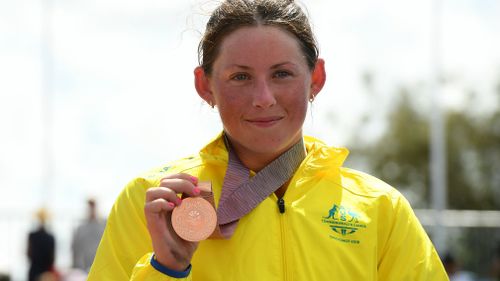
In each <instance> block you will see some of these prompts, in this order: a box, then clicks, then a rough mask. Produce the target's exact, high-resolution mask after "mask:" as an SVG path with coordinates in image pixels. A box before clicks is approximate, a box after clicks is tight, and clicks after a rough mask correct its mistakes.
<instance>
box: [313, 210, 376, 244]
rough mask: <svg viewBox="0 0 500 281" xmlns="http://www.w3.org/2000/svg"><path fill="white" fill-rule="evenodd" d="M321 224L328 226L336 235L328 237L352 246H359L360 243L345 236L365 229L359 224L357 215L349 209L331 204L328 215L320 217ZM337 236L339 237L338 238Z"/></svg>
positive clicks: (364, 225) (364, 226)
mask: <svg viewBox="0 0 500 281" xmlns="http://www.w3.org/2000/svg"><path fill="white" fill-rule="evenodd" d="M322 222H323V223H326V224H328V226H329V227H330V228H331V229H332V230H333V231H334V232H335V233H337V235H330V238H332V239H335V240H338V241H341V242H346V243H353V244H359V243H360V241H359V240H355V239H349V237H347V236H349V235H351V234H353V233H355V232H356V231H358V230H359V229H361V228H366V224H364V223H362V222H360V216H359V214H358V213H356V212H355V211H353V210H352V209H350V208H347V207H345V206H342V205H337V204H333V206H332V208H331V209H330V210H329V211H328V215H326V216H324V217H322ZM339 235H340V236H341V237H339Z"/></svg>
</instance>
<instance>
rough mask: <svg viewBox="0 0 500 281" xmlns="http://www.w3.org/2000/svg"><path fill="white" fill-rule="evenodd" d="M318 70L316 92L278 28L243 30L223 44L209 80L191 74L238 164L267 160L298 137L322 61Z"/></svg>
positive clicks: (291, 41)
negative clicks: (200, 82)
mask: <svg viewBox="0 0 500 281" xmlns="http://www.w3.org/2000/svg"><path fill="white" fill-rule="evenodd" d="M318 65H320V67H319V68H321V69H320V70H319V72H321V73H322V75H323V77H322V78H321V79H320V80H321V81H320V84H321V85H320V86H319V87H318V85H317V84H318V83H317V82H318V81H317V80H318V79H317V77H316V76H317V75H316V76H315V75H314V73H315V72H317V71H316V70H315V71H311V70H310V69H309V67H308V66H307V62H306V59H305V57H304V54H303V52H302V51H301V49H300V46H299V42H298V41H297V39H296V38H295V37H294V36H293V35H291V34H289V33H288V32H286V31H284V30H282V29H280V28H277V27H270V26H258V27H243V28H240V29H237V30H236V31H233V32H232V33H230V34H229V35H228V36H227V37H226V38H225V39H224V40H223V41H222V43H221V46H220V49H219V55H218V57H217V58H216V60H215V61H214V64H213V68H212V72H211V74H210V76H204V74H203V73H200V72H202V70H201V69H199V68H198V69H197V70H195V74H196V75H197V79H198V78H200V77H199V76H203V78H201V79H202V80H204V81H205V83H206V87H205V90H206V91H205V92H204V94H203V93H201V92H200V87H199V85H197V89H198V92H199V94H200V96H202V98H204V99H205V100H206V101H208V102H209V103H211V104H214V105H216V106H217V108H218V111H219V113H220V116H221V119H222V123H223V126H224V131H225V132H226V133H227V135H228V137H229V138H230V140H231V143H232V144H233V146H234V147H235V149H236V151H237V153H238V155H239V156H240V159H241V158H244V157H245V155H250V157H259V156H261V157H264V158H266V157H267V158H270V160H272V159H274V158H275V157H276V156H278V155H279V154H281V153H282V152H284V151H286V150H287V149H288V148H290V147H291V146H292V145H293V144H295V143H296V142H297V141H298V140H299V139H300V138H301V137H302V125H303V123H304V119H305V116H306V113H307V105H308V100H309V98H310V97H314V95H316V94H317V93H318V92H319V90H321V87H322V86H323V83H324V65H323V61H322V60H320V62H319V63H318ZM317 68H318V66H316V69H317ZM197 83H198V82H197ZM242 161H244V159H242Z"/></svg>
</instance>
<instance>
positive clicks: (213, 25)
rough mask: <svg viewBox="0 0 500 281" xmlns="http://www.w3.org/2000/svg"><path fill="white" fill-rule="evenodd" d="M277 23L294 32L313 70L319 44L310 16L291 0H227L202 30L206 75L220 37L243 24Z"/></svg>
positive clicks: (201, 61) (200, 48)
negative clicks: (312, 28) (203, 31)
mask: <svg viewBox="0 0 500 281" xmlns="http://www.w3.org/2000/svg"><path fill="white" fill-rule="evenodd" d="M259 25H267V26H276V27H280V28H283V29H284V30H286V31H288V32H290V33H291V34H293V35H294V36H295V37H296V38H297V40H298V42H299V43H300V46H301V48H302V51H303V52H304V55H305V58H306V61H307V64H308V66H309V68H310V69H311V70H312V69H314V66H315V65H316V61H317V59H318V53H319V51H318V47H317V44H316V40H315V38H314V35H313V33H312V30H311V26H310V24H309V20H308V18H307V16H306V15H305V13H304V12H303V11H302V9H301V8H300V7H299V6H298V5H297V4H296V3H295V2H294V1H293V0H226V1H224V2H222V3H221V4H220V5H219V6H218V7H217V8H216V9H215V10H214V11H213V12H212V15H211V16H210V19H209V20H208V23H207V26H206V29H205V34H204V35H203V38H202V39H201V41H200V44H199V45H198V61H199V64H200V66H201V67H202V68H203V70H204V71H205V73H206V74H207V75H209V74H210V73H211V71H212V66H213V63H214V61H215V59H216V58H217V56H218V52H219V48H220V44H221V42H222V40H223V39H224V38H225V37H226V36H227V35H229V34H230V33H231V32H233V31H235V30H237V29H238V28H240V27H244V26H259Z"/></svg>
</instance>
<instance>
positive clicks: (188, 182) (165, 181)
mask: <svg viewBox="0 0 500 281" xmlns="http://www.w3.org/2000/svg"><path fill="white" fill-rule="evenodd" d="M197 184H198V179H197V178H196V177H193V176H191V175H188V174H184V173H181V174H173V175H168V176H166V177H164V178H162V179H161V181H160V187H166V188H169V189H171V190H173V191H175V192H176V193H184V194H186V195H188V196H197V195H199V194H200V189H199V188H198V187H196V185H197Z"/></svg>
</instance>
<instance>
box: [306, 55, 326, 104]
mask: <svg viewBox="0 0 500 281" xmlns="http://www.w3.org/2000/svg"><path fill="white" fill-rule="evenodd" d="M325 81H326V72H325V60H323V59H318V61H317V62H316V66H315V67H314V69H313V71H312V75H311V93H310V96H309V100H314V98H315V97H316V95H318V93H319V92H320V91H321V89H323V86H324V85H325Z"/></svg>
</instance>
